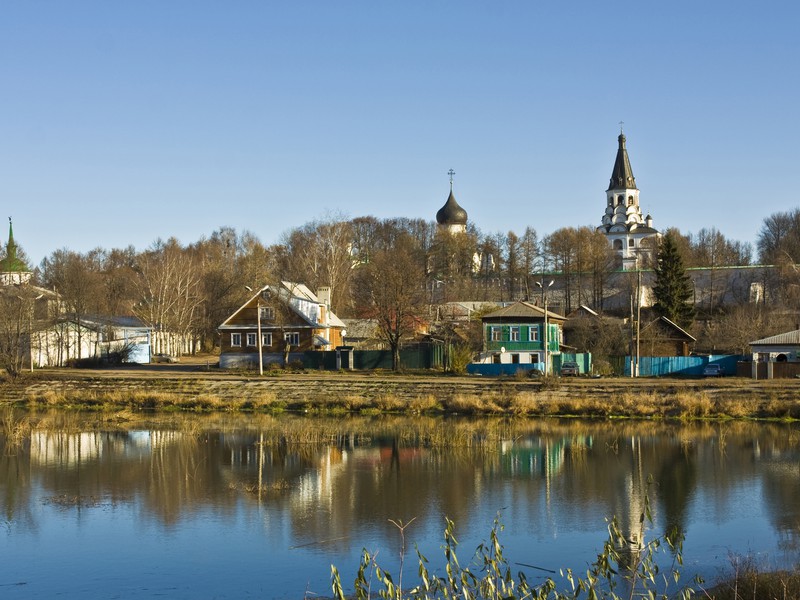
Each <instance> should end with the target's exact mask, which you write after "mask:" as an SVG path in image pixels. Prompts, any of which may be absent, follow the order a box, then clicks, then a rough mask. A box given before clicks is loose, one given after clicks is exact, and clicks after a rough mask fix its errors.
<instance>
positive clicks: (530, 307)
mask: <svg viewBox="0 0 800 600" xmlns="http://www.w3.org/2000/svg"><path fill="white" fill-rule="evenodd" d="M547 318H548V319H549V320H554V321H564V320H565V318H564V317H563V316H562V315H559V314H556V313H554V312H552V311H549V310H548V311H547ZM506 319H544V309H543V308H540V307H538V306H536V305H535V304H531V303H530V302H523V301H521V300H520V301H519V302H514V304H509V305H508V306H504V307H503V308H499V309H497V310H495V311H492V312H490V313H489V314H486V315H483V319H482V320H484V321H497V320H506Z"/></svg>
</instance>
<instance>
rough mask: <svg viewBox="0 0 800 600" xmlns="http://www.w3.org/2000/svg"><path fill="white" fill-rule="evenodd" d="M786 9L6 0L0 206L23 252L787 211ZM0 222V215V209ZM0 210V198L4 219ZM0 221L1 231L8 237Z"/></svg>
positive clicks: (790, 30)
mask: <svg viewBox="0 0 800 600" xmlns="http://www.w3.org/2000/svg"><path fill="white" fill-rule="evenodd" d="M798 30H800V4H798V3H795V2H790V1H785V2H774V1H769V0H766V1H762V2H758V3H756V2H737V1H735V0H728V1H725V2H722V1H716V0H710V1H704V2H700V1H692V2H684V1H680V0H679V1H673V2H660V3H655V2H646V1H642V0H638V1H636V2H614V1H609V2H588V1H587V2H539V1H535V0H528V1H525V2H522V1H514V0H509V1H503V0H495V1H488V0H484V1H480V2H477V1H476V2H473V1H459V2H456V1H446V0H430V1H425V2H422V1H418V2H402V3H401V2H376V1H374V0H372V1H364V2H356V1H346V0H344V1H335V0H326V1H308V2H305V1H302V0H293V1H291V2H267V1H258V2H245V1H230V2H222V1H219V2H208V1H202V0H191V1H188V0H186V1H184V0H158V1H155V0H140V1H136V2H123V1H113V0H102V1H96V2H91V1H83V0H70V1H56V0H52V1H38V0H3V1H2V2H0V82H1V84H2V87H1V88H0V89H1V90H2V93H1V94H0V205H2V207H3V208H4V209H5V211H6V213H8V216H13V218H14V231H15V234H16V236H17V239H18V241H19V242H20V244H21V245H22V246H23V248H25V250H26V251H27V253H28V255H29V256H30V258H31V259H32V262H33V263H34V264H38V263H39V261H40V260H41V259H42V258H44V257H45V256H47V255H49V254H50V253H51V252H52V251H54V250H56V249H58V248H64V247H66V248H70V249H72V250H76V251H81V252H84V251H86V250H89V249H91V248H93V247H96V246H101V247H105V248H111V247H123V246H128V245H131V244H132V245H134V246H136V247H137V248H138V249H143V248H145V247H147V246H148V245H150V244H151V243H152V242H153V241H154V240H155V239H156V238H158V237H163V238H166V237H169V236H175V237H177V238H178V239H179V240H181V241H182V242H184V243H190V242H194V241H196V240H198V239H199V238H201V237H202V236H208V235H209V234H210V233H211V232H212V231H214V230H215V229H217V228H218V227H220V226H223V225H226V226H232V227H235V228H236V229H238V230H242V229H248V230H250V231H252V232H253V233H255V234H256V235H258V236H259V238H260V239H261V240H262V241H263V242H264V243H266V244H270V243H273V242H276V241H277V240H278V239H279V237H280V235H281V233H283V232H285V231H287V230H289V229H291V228H293V227H297V226H300V225H302V224H304V223H306V222H308V221H310V220H313V219H318V218H324V217H325V216H326V215H330V214H335V213H338V214H343V215H345V216H349V217H356V216H362V215H373V216H375V217H378V218H385V217H395V216H398V217H400V216H402V217H411V218H416V217H422V218H425V219H431V220H432V219H433V218H434V216H435V214H436V211H437V210H438V209H439V208H440V207H441V205H442V204H443V203H444V201H445V200H446V198H447V194H448V192H449V184H448V177H447V171H448V169H450V168H452V169H454V170H455V171H456V176H455V193H456V197H457V199H458V201H459V203H460V204H461V205H462V206H463V207H464V208H465V209H466V210H467V211H468V213H469V217H470V220H471V221H472V222H473V223H475V224H476V225H477V227H478V228H480V229H481V231H483V232H496V231H502V232H507V231H509V230H514V231H516V232H517V233H521V232H522V231H523V230H524V229H525V227H526V226H528V225H530V226H532V227H534V228H535V229H536V230H537V231H538V232H539V234H540V235H546V234H548V233H551V232H552V231H554V230H556V229H558V228H560V227H565V226H581V225H591V226H596V225H599V224H600V218H601V216H602V214H603V210H604V208H605V189H606V187H607V186H608V178H609V176H610V174H611V168H612V166H613V163H614V156H615V153H616V147H617V135H618V133H619V126H618V122H619V121H624V122H625V126H624V127H625V133H626V136H627V139H628V150H629V153H630V157H631V163H632V166H633V170H634V174H635V176H636V180H637V184H638V187H639V188H640V190H641V203H642V207H643V209H644V211H646V212H649V213H651V214H652V216H653V218H654V226H655V227H657V228H659V229H664V228H667V227H678V228H680V229H681V230H682V231H684V232H690V231H691V232H696V231H697V230H699V229H700V228H702V227H717V228H718V229H719V230H720V231H722V232H723V233H724V234H725V235H726V236H728V237H731V238H733V239H737V240H741V241H754V240H755V238H756V236H757V233H758V230H759V228H760V226H761V222H762V220H763V219H764V217H766V216H768V215H770V214H772V213H774V212H777V211H783V210H789V209H792V208H795V207H796V206H798V204H800V202H799V200H800V198H798V189H800V160H799V159H800V151H799V150H798V147H799V146H798V139H800V120H799V119H798V116H797V110H798V109H797V107H798V106H800V89H799V88H800V77H798V65H800V36H798V34H797V31H798ZM0 214H2V213H0ZM3 216H6V215H3ZM3 237H4V236H3Z"/></svg>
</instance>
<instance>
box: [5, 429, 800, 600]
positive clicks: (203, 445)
mask: <svg viewBox="0 0 800 600" xmlns="http://www.w3.org/2000/svg"><path fill="white" fill-rule="evenodd" d="M77 435H78V437H72V438H62V441H65V440H66V445H62V446H60V448H61V450H60V454H52V453H51V452H50V451H49V450H48V453H47V456H48V457H51V458H48V460H47V461H44V463H39V462H38V461H39V458H38V457H39V456H40V454H37V453H39V452H40V451H39V450H36V449H34V448H33V444H32V445H31V456H30V466H29V470H30V483H29V484H25V483H24V481H23V482H21V483H19V484H18V485H19V486H25V485H27V487H26V488H25V494H21V495H20V497H21V498H28V500H24V501H26V502H28V503H29V506H28V507H27V509H28V512H29V513H30V516H29V517H28V518H29V519H30V520H31V521H32V524H30V523H27V522H23V521H21V520H17V519H16V518H15V516H14V514H15V513H14V511H9V510H8V507H6V509H7V510H6V514H7V515H10V516H9V517H8V524H7V528H6V529H7V532H6V533H5V534H4V535H3V536H0V552H2V553H3V556H5V557H10V559H9V560H7V561H6V565H5V567H4V569H3V571H2V574H0V586H2V587H0V589H1V590H2V596H3V598H29V597H51V596H55V595H60V596H61V597H65V598H106V597H109V596H111V595H118V596H120V597H151V596H154V595H164V596H168V597H174V598H190V597H192V598H194V597H219V598H246V597H258V598H298V597H301V596H302V595H303V593H304V592H305V591H306V589H307V587H308V589H309V590H310V591H312V592H315V593H316V594H321V595H329V589H330V586H329V578H330V565H331V563H335V564H336V565H337V566H339V568H340V569H341V571H342V579H343V582H344V583H345V585H349V583H350V582H352V579H353V576H354V574H355V570H356V568H357V565H358V559H359V555H360V553H361V549H362V548H363V547H366V548H367V549H369V550H372V551H378V552H379V559H380V562H381V564H382V565H383V566H385V567H388V568H390V569H396V565H397V560H398V558H397V555H398V551H399V546H400V536H399V532H398V531H397V529H396V528H395V527H394V526H392V525H391V524H389V523H388V519H390V518H393V519H403V520H404V521H406V522H408V521H410V520H411V518H413V517H416V520H415V521H414V522H413V523H412V524H411V525H410V526H409V528H408V531H407V542H408V549H407V554H408V558H407V564H406V569H407V570H406V576H407V577H409V578H411V577H413V573H415V572H416V559H415V556H414V550H413V544H414V543H418V544H419V546H420V548H421V550H422V551H423V553H424V554H425V555H426V556H427V557H428V558H429V559H430V560H431V569H432V570H434V571H437V572H439V574H441V572H440V571H441V551H440V549H439V548H440V546H441V544H442V530H443V528H444V516H445V515H448V516H450V517H452V518H454V520H455V521H456V536H457V538H458V540H459V542H460V546H459V558H460V560H461V562H462V564H467V563H468V562H469V558H470V556H471V554H472V552H473V550H474V549H475V547H476V546H477V544H478V543H480V542H482V541H486V540H488V537H489V530H490V528H491V525H492V521H493V519H494V518H495V516H496V515H497V514H498V512H499V513H500V519H501V522H502V523H503V524H504V525H505V530H504V531H503V532H502V533H501V534H500V538H501V541H502V542H503V543H504V545H505V546H506V556H507V557H508V558H509V559H510V560H511V561H512V562H515V563H524V564H526V565H534V566H536V567H540V568H542V569H550V570H558V569H559V568H561V567H565V566H570V567H573V568H575V569H576V570H582V569H583V568H584V567H585V566H586V564H587V563H589V562H590V561H591V560H593V559H594V558H595V556H596V553H597V551H598V550H599V549H601V547H602V543H603V541H604V540H605V538H606V535H607V532H606V524H605V518H606V517H610V516H611V515H612V514H614V513H616V514H617V515H618V516H619V517H620V520H621V521H624V520H625V519H626V518H627V519H628V521H630V517H635V515H626V514H624V513H625V511H626V510H628V511H629V512H631V513H635V512H637V511H638V510H640V509H639V508H636V507H637V506H639V503H638V500H637V501H634V500H636V499H631V498H627V499H626V491H625V490H631V489H638V488H637V486H639V488H641V487H642V485H643V484H642V481H641V477H640V475H637V474H636V472H633V471H631V468H632V467H631V465H634V464H642V465H644V467H643V469H644V472H645V473H646V472H647V471H648V470H649V471H656V470H657V469H658V468H667V469H669V468H670V467H671V466H674V465H673V463H671V462H669V461H673V460H675V457H674V456H673V455H668V458H664V456H662V454H663V453H664V452H667V451H668V450H669V449H670V448H671V447H670V446H669V444H670V443H671V442H670V441H669V440H668V439H667V440H659V439H657V438H655V437H653V438H647V439H646V440H645V441H644V442H642V443H641V444H640V445H639V447H640V448H642V449H643V450H640V452H641V455H637V454H636V453H635V452H632V450H631V447H622V448H621V449H620V450H619V452H618V453H612V452H610V451H609V450H608V449H607V448H608V447H609V442H608V440H604V439H603V438H602V437H600V438H598V437H597V436H594V438H587V439H594V442H595V443H594V444H593V445H592V443H591V442H590V443H587V442H586V440H585V439H578V440H577V442H575V440H576V439H577V438H576V437H575V436H568V437H558V436H555V437H553V436H550V437H547V436H545V437H541V436H531V437H529V438H521V439H518V440H517V441H516V442H515V444H511V445H509V444H505V445H503V444H500V443H498V444H497V448H490V449H489V450H488V451H487V452H485V453H480V452H477V453H473V454H470V453H468V452H466V453H459V452H441V451H437V452H434V451H431V450H430V449H427V448H413V447H407V446H400V447H399V448H393V447H392V445H391V444H390V445H388V446H387V445H386V443H385V440H384V442H382V443H381V445H376V446H369V445H366V444H365V445H361V446H355V447H348V448H340V447H319V448H315V449H308V448H301V449H298V450H296V451H292V452H281V451H279V450H277V449H276V448H270V449H269V451H268V452H267V451H265V453H264V457H261V458H260V457H259V449H260V448H261V447H260V446H257V445H255V444H254V440H255V439H256V437H255V436H254V435H252V433H250V434H246V435H244V434H243V435H235V434H234V435H225V436H219V435H218V436H216V437H215V436H213V435H209V436H208V437H207V438H203V437H200V438H196V439H195V440H194V443H193V444H189V443H188V441H187V439H185V438H184V436H181V435H175V434H172V433H158V435H155V436H154V435H152V434H151V432H132V434H131V435H128V436H127V437H126V436H124V435H121V436H120V435H115V436H105V437H104V436H103V435H102V434H101V435H100V436H99V437H92V438H91V439H89V438H86V439H84V438H81V437H80V435H82V434H77ZM86 435H89V434H86ZM71 440H72V441H71ZM75 440H79V441H80V443H77V444H76V443H74V441H75ZM98 440H99V441H98ZM87 442H92V443H87ZM713 442H714V440H713V438H711V439H710V440H702V439H698V440H697V441H695V442H694V447H693V448H694V449H696V451H695V452H693V453H688V456H689V457H690V458H687V459H686V460H690V459H691V460H693V461H695V463H696V481H694V482H693V483H691V485H688V484H687V488H686V491H685V495H684V496H683V498H682V501H683V502H684V504H685V520H684V526H685V531H686V535H687V538H686V543H685V558H686V563H687V565H686V571H687V572H689V573H693V572H695V571H699V572H701V573H703V574H704V575H705V576H706V577H707V578H713V577H714V576H715V575H716V573H717V571H718V570H719V569H720V568H723V567H725V566H727V564H728V555H729V553H730V552H738V553H742V554H743V553H746V552H748V551H753V552H755V553H756V554H757V557H758V558H761V559H763V560H765V561H768V562H769V564H779V565H785V564H793V562H796V560H797V555H796V554H795V556H794V557H792V556H791V555H790V554H789V553H788V552H785V551H781V550H780V549H779V547H778V542H777V537H778V534H777V533H776V523H775V519H776V511H777V512H780V516H781V518H786V519H788V520H791V519H794V520H795V521H797V520H798V513H800V507H798V506H797V505H796V503H792V502H790V503H789V505H787V503H786V502H784V501H783V500H782V498H783V496H780V495H776V494H778V492H780V490H781V489H784V488H780V487H778V489H777V491H776V489H775V487H776V486H780V485H784V484H785V485H789V486H795V487H796V486H797V485H798V483H797V481H798V480H800V473H798V470H797V466H796V465H797V447H796V446H795V447H794V448H788V449H787V448H784V449H783V451H781V449H780V448H775V449H771V450H770V451H769V452H765V451H764V447H765V446H764V445H763V444H762V445H759V444H751V443H750V442H749V441H748V440H747V439H742V440H737V439H736V438H735V437H734V436H732V435H730V436H728V438H727V448H728V450H727V452H728V454H725V455H721V454H720V453H719V452H718V451H716V450H714V447H713ZM41 443H42V440H38V441H37V445H38V446H41ZM64 448H71V449H72V451H71V452H72V453H71V452H66V451H63V450H64ZM76 448H81V449H86V450H87V452H89V454H87V455H85V456H83V457H81V460H76V456H77V455H76V454H74V451H75V449H76ZM109 449H113V452H111V451H108V450H109ZM665 449H666V450H665ZM111 454H113V455H115V457H114V459H113V461H112V459H111V458H109V457H108V455H111ZM53 456H60V459H59V460H60V462H59V460H54V459H52V457H53ZM679 456H683V455H682V454H680V453H679ZM120 457H124V460H121V458H120ZM87 458H91V459H92V460H91V461H88V460H87ZM259 460H264V461H265V462H264V466H263V476H264V479H265V481H268V482H276V481H281V480H286V481H287V483H288V489H285V490H272V491H267V492H265V493H264V494H263V496H262V498H261V499H259V498H258V497H257V495H254V494H251V493H248V492H245V491H243V490H242V489H241V487H238V488H237V487H232V486H233V484H237V483H240V482H242V481H245V480H248V478H249V481H251V482H252V481H254V480H255V474H256V473H257V471H258V467H257V465H258V464H259V462H258V461H259ZM104 461H105V462H104ZM108 461H111V462H108ZM664 461H666V462H664ZM37 464H40V465H41V466H42V467H44V466H46V467H47V468H46V469H41V470H39V469H38V468H37ZM10 472H11V471H9V473H10ZM125 477H129V478H130V479H126V478H125ZM765 477H770V478H771V479H770V484H771V486H772V487H770V486H767V485H766V484H765V483H764V482H765V479H764V478H765ZM11 483H12V482H11V478H10V477H9V476H8V475H7V476H6V482H5V484H2V485H5V487H6V488H9V486H10V484H11ZM631 486H632V487H631ZM788 489H793V488H791V487H790V488H788ZM74 490H80V491H81V493H86V494H91V495H92V498H91V502H87V503H85V504H79V505H77V506H76V505H67V506H62V505H61V504H59V503H58V502H54V501H53V500H52V498H53V497H55V496H59V495H60V494H65V495H67V496H69V494H70V493H71V492H72V491H74ZM0 491H3V490H2V489H0ZM665 492H666V491H665V490H659V489H658V488H654V489H653V490H652V492H651V494H652V498H651V499H652V505H653V512H654V517H655V521H656V522H655V524H654V525H653V526H652V527H651V528H648V533H647V537H648V539H652V536H653V535H656V534H659V533H660V532H661V531H663V528H664V524H663V519H664V515H663V514H661V512H662V498H660V497H659V494H664V493H665ZM4 497H6V498H7V497H8V496H3V495H2V494H0V498H4ZM766 500H769V501H766ZM21 501H22V500H21ZM163 501H168V504H169V506H168V507H164V506H162V502H163ZM770 506H772V508H770ZM19 512H24V511H19ZM518 569H519V570H525V571H526V573H527V574H528V576H529V578H530V579H531V580H532V581H539V580H540V579H541V577H542V575H543V571H538V570H535V569H531V568H530V567H523V566H515V567H514V570H518ZM687 581H688V580H687ZM16 584H21V585H16ZM112 592H113V593H112Z"/></svg>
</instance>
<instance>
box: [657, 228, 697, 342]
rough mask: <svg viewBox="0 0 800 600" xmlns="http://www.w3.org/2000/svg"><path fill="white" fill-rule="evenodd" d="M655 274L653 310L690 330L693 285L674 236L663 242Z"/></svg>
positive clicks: (666, 238)
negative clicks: (690, 300) (690, 302)
mask: <svg viewBox="0 0 800 600" xmlns="http://www.w3.org/2000/svg"><path fill="white" fill-rule="evenodd" d="M655 273H656V282H655V285H654V286H653V294H654V295H655V298H656V303H655V305H654V306H653V308H654V309H655V311H656V312H657V313H658V314H659V315H661V316H663V317H666V318H668V319H669V320H670V321H673V322H674V323H677V324H678V325H680V326H681V327H683V328H686V327H689V326H690V325H691V324H692V320H693V319H694V307H693V306H692V305H691V304H689V299H690V298H691V297H692V282H691V280H690V279H689V276H688V275H687V274H686V268H685V267H684V265H683V257H682V256H681V254H680V251H679V250H678V245H677V244H676V242H675V240H674V239H673V237H672V235H671V234H667V235H665V236H664V238H663V239H662V240H661V245H660V247H659V249H658V263H657V264H656V268H655Z"/></svg>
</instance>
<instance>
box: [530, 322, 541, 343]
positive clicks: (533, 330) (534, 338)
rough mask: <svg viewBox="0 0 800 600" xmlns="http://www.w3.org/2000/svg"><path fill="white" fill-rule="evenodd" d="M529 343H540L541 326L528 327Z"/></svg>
mask: <svg viewBox="0 0 800 600" xmlns="http://www.w3.org/2000/svg"><path fill="white" fill-rule="evenodd" d="M528 341H529V342H538V341H539V326H538V325H531V326H530V327H528Z"/></svg>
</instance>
